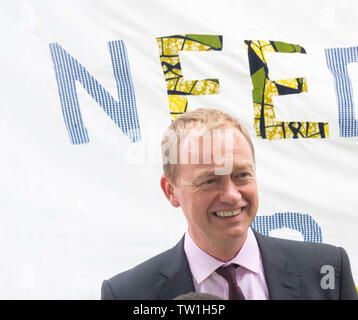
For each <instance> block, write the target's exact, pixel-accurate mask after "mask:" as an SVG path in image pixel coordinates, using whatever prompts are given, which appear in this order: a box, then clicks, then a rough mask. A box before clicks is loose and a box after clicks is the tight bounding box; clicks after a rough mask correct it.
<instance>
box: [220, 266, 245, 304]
mask: <svg viewBox="0 0 358 320" xmlns="http://www.w3.org/2000/svg"><path fill="white" fill-rule="evenodd" d="M237 267H238V265H237V264H229V265H228V266H226V267H220V268H218V269H216V272H217V273H218V274H220V275H221V276H222V277H224V278H225V280H226V281H227V283H228V284H229V300H246V299H245V296H244V294H243V293H242V291H241V288H240V287H239V285H238V284H237V282H236V272H235V269H236V268H237Z"/></svg>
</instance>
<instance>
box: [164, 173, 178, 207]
mask: <svg viewBox="0 0 358 320" xmlns="http://www.w3.org/2000/svg"><path fill="white" fill-rule="evenodd" d="M160 186H161V187H162V190H163V192H164V194H165V196H166V198H167V199H168V201H169V202H170V204H171V205H172V206H173V207H175V208H178V207H180V203H179V201H178V200H177V198H176V196H175V192H174V183H173V182H171V181H170V179H169V178H168V177H167V176H166V175H165V174H163V175H162V177H161V179H160Z"/></svg>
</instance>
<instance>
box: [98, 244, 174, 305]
mask: <svg viewBox="0 0 358 320" xmlns="http://www.w3.org/2000/svg"><path fill="white" fill-rule="evenodd" d="M172 250H173V248H171V249H169V250H166V251H164V252H162V253H160V254H158V255H156V256H154V257H152V258H150V259H148V260H146V261H144V262H142V263H140V264H138V265H137V266H135V267H133V268H131V269H129V270H126V271H124V272H121V273H119V274H117V275H115V276H113V277H111V278H110V279H108V280H105V281H103V283H102V294H101V299H102V300H109V299H119V300H156V299H158V296H157V292H158V290H157V289H158V287H159V286H160V285H161V284H162V282H163V281H164V280H166V277H165V276H164V275H163V274H162V273H161V272H160V270H161V266H162V264H163V262H164V261H167V260H168V259H170V256H171V252H172Z"/></svg>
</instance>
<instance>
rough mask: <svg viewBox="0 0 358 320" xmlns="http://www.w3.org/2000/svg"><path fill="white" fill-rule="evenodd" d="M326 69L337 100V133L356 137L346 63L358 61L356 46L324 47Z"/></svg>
mask: <svg viewBox="0 0 358 320" xmlns="http://www.w3.org/2000/svg"><path fill="white" fill-rule="evenodd" d="M325 52H326V61H327V66H328V69H329V70H330V71H331V72H332V75H333V78H334V84H335V88H336V94H337V100H338V121H339V135H340V136H341V137H358V123H357V120H356V119H355V118H354V103H353V90H352V82H351V79H350V78H349V75H348V70H347V65H348V63H353V62H358V47H352V48H331V49H325Z"/></svg>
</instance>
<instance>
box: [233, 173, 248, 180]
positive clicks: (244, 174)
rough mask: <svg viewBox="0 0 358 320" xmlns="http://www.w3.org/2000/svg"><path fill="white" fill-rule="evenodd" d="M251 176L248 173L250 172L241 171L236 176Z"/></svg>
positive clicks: (238, 177)
mask: <svg viewBox="0 0 358 320" xmlns="http://www.w3.org/2000/svg"><path fill="white" fill-rule="evenodd" d="M249 176H250V173H248V172H240V173H238V174H236V175H235V178H237V179H242V178H247V177H249Z"/></svg>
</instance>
